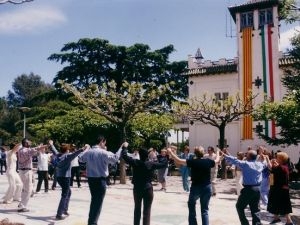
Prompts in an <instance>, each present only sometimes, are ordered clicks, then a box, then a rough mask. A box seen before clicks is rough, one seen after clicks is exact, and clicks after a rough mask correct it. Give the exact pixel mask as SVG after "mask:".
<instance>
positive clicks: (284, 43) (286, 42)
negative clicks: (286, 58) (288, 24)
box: [279, 26, 300, 52]
mask: <svg viewBox="0 0 300 225" xmlns="http://www.w3.org/2000/svg"><path fill="white" fill-rule="evenodd" d="M299 32H300V26H296V27H293V28H291V29H289V30H287V31H285V32H283V33H281V34H280V41H279V49H280V51H283V52H284V51H286V50H287V49H288V48H290V47H291V38H292V37H293V36H294V35H295V34H296V33H299Z"/></svg>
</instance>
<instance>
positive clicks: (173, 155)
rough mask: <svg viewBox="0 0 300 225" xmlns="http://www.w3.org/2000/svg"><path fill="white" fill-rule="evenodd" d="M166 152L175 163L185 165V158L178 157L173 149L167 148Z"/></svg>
mask: <svg viewBox="0 0 300 225" xmlns="http://www.w3.org/2000/svg"><path fill="white" fill-rule="evenodd" d="M167 152H168V154H169V155H170V156H171V157H172V159H174V161H175V163H176V164H177V165H180V166H185V165H186V159H180V158H179V157H178V156H177V155H176V154H175V153H174V152H173V151H172V149H171V148H167Z"/></svg>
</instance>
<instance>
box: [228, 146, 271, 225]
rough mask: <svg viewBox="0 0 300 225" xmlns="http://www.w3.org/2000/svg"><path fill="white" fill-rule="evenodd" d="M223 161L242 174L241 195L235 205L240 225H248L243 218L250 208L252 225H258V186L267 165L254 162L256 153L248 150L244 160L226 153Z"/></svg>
mask: <svg viewBox="0 0 300 225" xmlns="http://www.w3.org/2000/svg"><path fill="white" fill-rule="evenodd" d="M223 154H224V157H225V159H226V160H227V161H228V162H229V163H231V164H233V165H236V166H238V167H239V168H240V169H241V171H242V174H243V186H244V188H243V189H242V190H241V194H240V196H239V198H238V200H237V203H236V209H237V212H238V215H239V219H240V222H241V225H249V221H248V220H247V218H246V216H245V211H244V210H245V208H246V207H247V205H249V207H250V211H251V215H252V225H260V224H261V222H260V219H259V217H258V216H257V214H256V213H257V212H259V199H260V184H261V181H262V171H263V169H264V168H265V167H267V165H266V164H265V163H263V162H261V161H256V157H257V152H256V151H255V150H249V151H248V152H247V155H246V160H238V159H237V158H236V157H233V156H229V155H228V152H225V153H223Z"/></svg>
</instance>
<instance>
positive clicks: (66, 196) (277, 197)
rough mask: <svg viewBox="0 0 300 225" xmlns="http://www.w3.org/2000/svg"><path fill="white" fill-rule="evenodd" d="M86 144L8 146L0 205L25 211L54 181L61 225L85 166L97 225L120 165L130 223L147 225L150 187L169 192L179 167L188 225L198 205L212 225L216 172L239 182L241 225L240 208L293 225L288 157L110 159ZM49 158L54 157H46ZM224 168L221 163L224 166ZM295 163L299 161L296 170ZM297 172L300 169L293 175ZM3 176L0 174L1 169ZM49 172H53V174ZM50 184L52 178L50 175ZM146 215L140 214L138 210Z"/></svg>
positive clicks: (123, 153)
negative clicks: (128, 182) (128, 185)
mask: <svg viewBox="0 0 300 225" xmlns="http://www.w3.org/2000/svg"><path fill="white" fill-rule="evenodd" d="M91 146H92V147H90V145H85V146H84V147H83V148H81V149H76V148H75V147H74V146H73V145H70V144H61V145H60V149H59V150H57V149H56V147H55V145H54V143H53V141H52V140H49V141H48V143H47V144H45V145H39V146H38V147H32V146H31V142H30V141H29V140H28V139H26V138H24V139H23V140H22V143H21V144H16V145H12V146H10V150H8V151H2V152H4V153H5V166H6V168H5V169H6V176H7V180H8V189H7V191H6V194H5V195H4V197H3V198H2V203H3V204H9V203H12V202H13V201H17V202H19V204H18V208H17V211H18V212H19V213H22V212H28V211H29V209H28V202H29V200H30V197H32V195H33V194H35V193H39V192H40V191H41V186H42V182H44V191H45V192H48V190H49V182H48V179H49V176H50V175H53V185H52V190H55V188H56V182H57V183H58V184H59V186H60V187H61V198H60V200H59V203H58V207H57V212H56V219H57V220H63V219H65V218H66V217H67V216H69V210H68V209H69V202H70V198H71V194H72V190H71V188H70V186H71V185H73V177H74V176H76V177H77V179H76V181H77V186H78V188H80V187H81V184H80V164H84V165H85V176H86V177H87V183H88V187H89V190H90V195H91V201H90V209H89V214H88V221H87V224H88V225H95V224H97V223H98V220H99V216H100V214H101V209H102V205H103V201H104V197H105V194H106V189H107V184H108V180H107V178H108V177H109V168H110V166H111V165H116V164H117V163H118V162H119V160H120V159H121V158H122V159H123V160H124V161H125V162H126V163H127V164H128V165H129V166H130V167H131V170H132V184H133V200H134V217H133V218H134V219H133V224H134V225H139V224H140V221H141V218H142V224H143V225H150V221H151V206H152V202H153V199H154V194H153V180H154V179H157V181H158V182H159V183H160V184H161V188H160V191H164V192H165V191H166V190H167V175H168V174H169V171H168V169H169V168H170V165H174V166H176V167H177V168H178V169H179V171H180V174H181V177H182V186H183V190H184V191H185V192H187V193H189V197H188V201H187V206H188V212H189V213H188V223H189V225H197V224H198V223H197V214H196V205H197V201H198V200H199V202H200V211H201V220H202V224H203V225H209V202H210V199H211V197H214V196H216V195H217V189H216V180H217V176H218V172H219V168H220V166H221V165H225V168H221V169H223V170H225V171H231V172H233V177H234V178H235V179H236V194H237V195H238V199H237V203H236V210H237V214H238V217H239V220H240V223H241V225H248V224H249V221H248V220H247V218H246V216H245V209H246V207H247V206H249V209H250V211H251V216H252V225H260V224H261V221H260V218H259V211H260V210H261V209H264V210H267V211H268V212H270V213H272V214H273V215H274V217H273V220H272V221H271V223H270V224H276V223H279V222H281V219H280V216H281V215H284V216H285V222H286V225H293V221H292V220H291V216H290V214H291V213H292V206H291V200H290V195H289V175H290V173H291V170H290V166H289V165H290V163H289V157H288V155H287V154H286V153H285V152H281V151H278V152H276V153H275V154H271V153H270V152H269V151H268V150H267V149H266V148H265V147H263V146H259V147H258V148H257V149H252V148H251V147H249V148H248V149H247V151H246V152H238V153H237V155H236V156H232V155H230V153H229V151H228V150H227V149H222V150H220V149H218V148H216V149H215V148H213V147H211V146H209V147H208V148H207V150H206V151H205V149H204V148H203V147H201V146H199V147H195V148H193V151H190V149H189V147H188V146H186V147H184V149H183V150H182V152H181V153H178V149H177V148H176V147H175V146H169V147H166V148H163V149H161V150H160V152H159V153H158V152H157V151H156V149H154V148H150V149H144V148H139V149H135V150H134V151H133V153H129V152H128V148H127V147H128V143H127V142H124V143H123V144H122V145H121V146H120V148H119V149H118V150H117V151H116V153H113V152H112V151H108V150H107V148H106V139H105V137H104V136H102V135H99V136H98V138H97V139H96V140H95V141H94V143H92V145H91ZM48 151H50V152H51V154H47V153H48ZM33 157H37V161H38V162H37V174H38V183H37V185H36V190H35V191H33V188H34V180H35V179H34V177H35V174H34V172H33V166H32V164H33V163H32V160H33ZM221 162H223V163H221ZM298 164H300V162H299V163H298ZM298 170H299V168H298ZM1 171H2V169H1ZM50 171H52V172H50ZM51 177H52V176H51ZM142 208H143V210H142Z"/></svg>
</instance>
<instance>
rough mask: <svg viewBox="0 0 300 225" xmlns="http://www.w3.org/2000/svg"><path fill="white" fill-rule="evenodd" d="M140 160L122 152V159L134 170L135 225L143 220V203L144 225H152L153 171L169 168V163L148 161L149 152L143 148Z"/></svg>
mask: <svg viewBox="0 0 300 225" xmlns="http://www.w3.org/2000/svg"><path fill="white" fill-rule="evenodd" d="M139 154H140V158H139V159H134V158H132V157H130V156H129V154H128V153H127V150H126V149H124V150H123V151H122V157H123V159H124V160H125V162H126V163H128V164H129V165H130V166H131V167H132V170H133V176H132V184H133V198H134V222H133V224H134V225H139V224H140V220H141V208H142V202H143V205H144V209H143V225H150V215H151V206H152V201H153V186H152V177H153V171H154V170H156V169H163V168H167V167H168V161H164V162H154V161H150V160H148V151H147V150H146V149H143V148H141V149H140V150H139Z"/></svg>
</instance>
